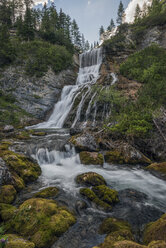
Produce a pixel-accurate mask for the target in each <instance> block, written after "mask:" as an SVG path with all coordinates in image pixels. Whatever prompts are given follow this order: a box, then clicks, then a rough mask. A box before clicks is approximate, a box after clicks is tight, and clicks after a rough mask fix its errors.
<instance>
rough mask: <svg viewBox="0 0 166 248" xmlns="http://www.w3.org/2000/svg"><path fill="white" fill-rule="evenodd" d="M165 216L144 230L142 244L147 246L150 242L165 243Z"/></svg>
mask: <svg viewBox="0 0 166 248" xmlns="http://www.w3.org/2000/svg"><path fill="white" fill-rule="evenodd" d="M165 230H166V214H164V215H163V216H162V217H161V218H160V219H159V220H157V221H155V222H151V223H149V224H148V225H147V226H146V228H145V230H144V242H145V244H149V243H150V242H152V241H155V240H156V241H157V240H163V241H166V235H165Z"/></svg>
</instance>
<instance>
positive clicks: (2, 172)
mask: <svg viewBox="0 0 166 248" xmlns="http://www.w3.org/2000/svg"><path fill="white" fill-rule="evenodd" d="M3 184H13V180H12V175H11V173H10V171H9V169H8V168H7V166H6V164H5V162H4V161H3V159H2V158H0V186H1V185H3Z"/></svg>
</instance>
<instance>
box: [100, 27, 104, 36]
mask: <svg viewBox="0 0 166 248" xmlns="http://www.w3.org/2000/svg"><path fill="white" fill-rule="evenodd" d="M104 32H105V30H104V27H103V26H101V27H100V30H99V35H100V36H101V35H102V34H103V33H104Z"/></svg>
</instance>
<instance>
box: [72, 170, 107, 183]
mask: <svg viewBox="0 0 166 248" xmlns="http://www.w3.org/2000/svg"><path fill="white" fill-rule="evenodd" d="M76 182H77V183H78V184H80V185H84V186H99V185H106V181H105V179H104V177H102V176H101V175H99V174H97V173H95V172H87V173H84V174H81V175H79V176H77V177H76Z"/></svg>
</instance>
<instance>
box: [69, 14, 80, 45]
mask: <svg viewBox="0 0 166 248" xmlns="http://www.w3.org/2000/svg"><path fill="white" fill-rule="evenodd" d="M71 34H72V41H73V44H74V45H75V46H77V47H80V48H81V35H80V31H79V27H78V25H77V23H76V20H75V19H74V20H73V22H72V24H71Z"/></svg>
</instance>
